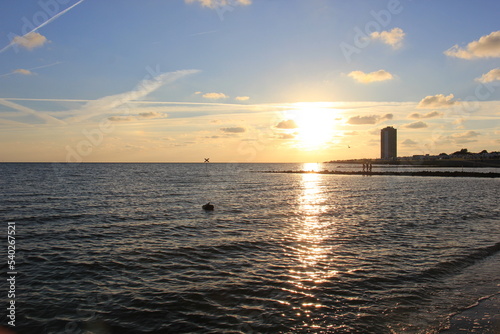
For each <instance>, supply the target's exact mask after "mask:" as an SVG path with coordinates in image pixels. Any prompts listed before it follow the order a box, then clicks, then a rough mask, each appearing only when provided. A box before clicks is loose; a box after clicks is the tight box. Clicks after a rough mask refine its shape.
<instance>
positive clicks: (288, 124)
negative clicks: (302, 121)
mask: <svg viewBox="0 0 500 334" xmlns="http://www.w3.org/2000/svg"><path fill="white" fill-rule="evenodd" d="M276 128H277V129H286V130H288V129H296V128H298V125H297V123H296V122H295V121H294V120H293V119H287V120H286V121H281V122H279V123H278V124H276Z"/></svg>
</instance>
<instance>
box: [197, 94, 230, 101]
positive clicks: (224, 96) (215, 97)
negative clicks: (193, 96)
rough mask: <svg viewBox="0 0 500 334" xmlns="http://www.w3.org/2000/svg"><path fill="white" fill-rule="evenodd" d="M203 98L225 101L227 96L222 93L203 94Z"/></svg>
mask: <svg viewBox="0 0 500 334" xmlns="http://www.w3.org/2000/svg"><path fill="white" fill-rule="evenodd" d="M203 97H204V98H206V99H209V100H220V99H227V98H228V97H229V96H227V95H226V94H224V93H205V94H203Z"/></svg>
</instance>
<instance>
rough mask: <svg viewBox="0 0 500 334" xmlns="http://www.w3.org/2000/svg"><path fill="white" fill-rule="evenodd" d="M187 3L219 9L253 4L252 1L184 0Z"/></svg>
mask: <svg viewBox="0 0 500 334" xmlns="http://www.w3.org/2000/svg"><path fill="white" fill-rule="evenodd" d="M184 1H185V2H186V3H188V4H190V3H194V2H197V3H199V4H200V5H201V6H203V7H207V8H212V9H214V8H219V7H224V6H248V5H251V4H252V0H184Z"/></svg>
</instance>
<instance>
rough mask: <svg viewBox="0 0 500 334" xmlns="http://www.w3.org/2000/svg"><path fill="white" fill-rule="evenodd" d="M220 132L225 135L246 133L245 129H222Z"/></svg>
mask: <svg viewBox="0 0 500 334" xmlns="http://www.w3.org/2000/svg"><path fill="white" fill-rule="evenodd" d="M220 130H221V131H222V132H225V133H243V132H245V131H246V129H245V128H243V127H232V128H221V129H220Z"/></svg>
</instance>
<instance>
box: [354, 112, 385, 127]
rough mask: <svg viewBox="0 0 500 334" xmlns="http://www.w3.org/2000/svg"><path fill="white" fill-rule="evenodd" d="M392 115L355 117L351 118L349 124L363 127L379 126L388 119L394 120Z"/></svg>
mask: <svg viewBox="0 0 500 334" xmlns="http://www.w3.org/2000/svg"><path fill="white" fill-rule="evenodd" d="M392 117H393V115H392V114H385V115H384V116H377V115H369V116H354V117H351V118H349V120H348V121H347V123H348V124H352V125H361V124H377V123H380V122H383V121H385V120H387V119H392Z"/></svg>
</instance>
